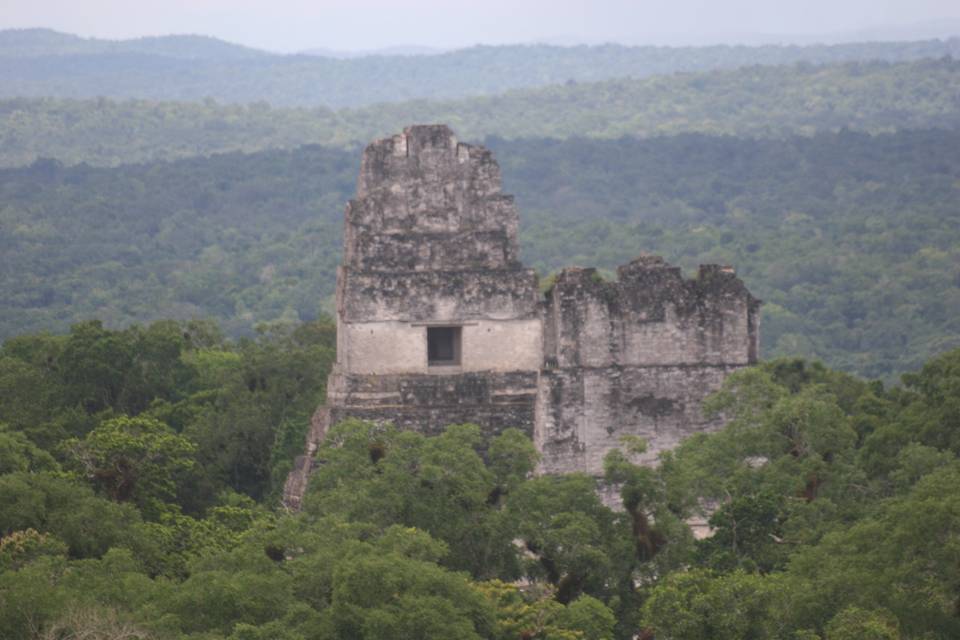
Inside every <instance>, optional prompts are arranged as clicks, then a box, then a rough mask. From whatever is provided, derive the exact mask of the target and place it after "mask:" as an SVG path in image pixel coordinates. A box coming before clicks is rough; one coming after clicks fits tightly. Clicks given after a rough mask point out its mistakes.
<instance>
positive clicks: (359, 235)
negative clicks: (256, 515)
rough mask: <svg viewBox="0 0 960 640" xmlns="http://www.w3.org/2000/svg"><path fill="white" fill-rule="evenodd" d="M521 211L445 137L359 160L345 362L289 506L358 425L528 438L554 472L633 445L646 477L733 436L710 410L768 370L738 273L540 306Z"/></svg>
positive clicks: (410, 141)
mask: <svg viewBox="0 0 960 640" xmlns="http://www.w3.org/2000/svg"><path fill="white" fill-rule="evenodd" d="M517 226H518V217H517V211H516V207H515V206H514V203H513V197H512V196H509V195H505V194H503V193H501V190H500V168H499V167H498V166H497V163H496V161H495V160H494V159H493V155H492V154H491V153H490V151H488V150H486V149H484V148H483V147H479V146H473V145H468V144H464V143H462V142H458V141H457V139H456V137H455V136H454V134H453V132H452V131H451V130H450V129H449V128H448V127H446V126H444V125H429V126H413V127H409V128H407V129H405V130H404V132H403V133H402V134H400V135H395V136H393V137H392V138H386V139H383V140H378V141H376V142H374V143H372V144H371V145H369V146H368V147H367V149H366V150H365V151H364V154H363V160H362V164H361V168H360V177H359V180H358V184H357V197H356V198H355V199H353V200H351V201H350V202H349V203H348V204H347V208H346V221H345V233H344V251H343V264H342V265H341V266H340V268H339V270H338V272H337V362H336V364H335V366H334V369H333V371H332V373H331V374H330V378H329V381H328V383H327V403H326V404H325V405H324V406H322V407H320V408H319V409H318V410H317V412H316V414H315V415H314V417H313V424H312V428H311V430H310V433H309V435H308V437H307V443H306V451H305V453H304V455H303V456H300V457H299V458H298V459H297V461H296V465H295V468H294V470H293V471H292V472H291V474H290V477H289V478H288V480H287V485H286V487H285V490H284V501H285V502H286V504H287V505H288V506H289V507H291V508H299V505H300V500H301V498H302V496H303V493H304V490H305V488H306V483H307V480H308V476H309V472H310V467H311V464H312V460H313V454H314V452H315V451H316V449H317V446H318V445H319V443H320V442H321V441H322V440H323V437H324V434H325V433H326V430H327V428H328V427H329V426H330V425H333V424H336V423H337V422H340V421H341V420H344V419H346V418H359V419H363V420H369V421H373V422H390V423H393V424H395V425H397V426H399V427H404V428H410V429H417V430H420V431H424V432H428V433H429V432H437V431H440V430H442V429H443V428H444V427H445V426H446V425H448V424H457V423H464V422H472V423H475V424H478V425H480V426H481V427H482V428H483V429H484V430H486V431H487V432H488V433H491V434H493V433H497V432H499V431H501V430H503V429H505V428H508V427H517V428H520V429H522V430H524V431H525V432H526V433H527V434H528V435H530V436H531V437H532V438H533V440H534V442H535V444H536V446H537V448H538V449H539V451H540V452H541V454H542V459H541V471H543V472H545V473H563V472H571V471H584V472H587V473H591V474H597V475H599V474H601V473H602V460H603V456H604V455H605V454H606V453H607V451H609V450H610V449H611V448H613V447H615V446H618V445H619V443H620V439H621V437H622V436H624V435H628V434H629V435H637V436H641V437H643V438H644V439H646V441H647V443H648V450H647V453H646V454H645V461H646V462H652V461H653V460H655V459H656V456H657V454H658V453H659V452H660V451H663V450H665V449H669V448H671V447H673V446H675V445H676V444H677V443H678V442H680V440H681V439H683V438H684V437H686V436H687V435H690V434H691V433H695V432H697V431H704V430H711V429H715V428H717V427H719V426H720V425H719V424H718V423H717V422H716V421H710V420H707V419H706V418H705V417H704V416H703V415H702V413H701V410H700V405H701V402H702V401H703V399H704V397H705V396H706V395H707V394H709V393H711V392H713V391H715V390H716V389H717V388H718V387H719V386H720V384H721V382H722V381H723V379H724V377H725V376H726V375H728V374H729V373H730V372H731V371H733V370H735V369H737V368H739V367H743V366H746V365H749V364H752V363H754V362H756V360H757V352H758V341H759V331H758V321H759V315H758V310H759V306H760V301H759V300H757V299H756V298H754V297H753V296H752V295H750V292H749V291H747V289H746V287H745V286H744V284H743V282H742V281H741V280H740V279H739V278H737V277H736V275H735V274H734V272H733V270H732V269H730V268H729V267H720V266H717V265H708V266H702V267H701V268H700V272H699V274H698V275H697V277H696V278H694V279H692V280H690V279H684V277H683V275H682V274H681V271H680V269H679V268H677V267H672V266H670V265H668V264H667V263H665V262H664V261H663V259H662V258H659V257H652V256H642V257H639V258H637V259H635V260H634V261H632V262H630V263H629V264H627V265H624V266H622V267H620V268H619V269H618V277H617V280H616V281H615V282H605V281H603V279H602V278H599V277H598V275H597V273H596V271H595V270H594V269H583V268H576V267H575V268H569V269H565V270H563V271H562V272H560V274H559V275H558V276H557V278H556V280H555V282H554V284H553V286H552V287H551V288H550V289H549V290H548V291H547V292H546V294H542V293H541V292H540V289H539V283H538V279H537V275H536V273H535V272H534V271H533V270H532V269H527V268H524V266H523V264H522V263H521V262H520V259H519V250H518V246H517Z"/></svg>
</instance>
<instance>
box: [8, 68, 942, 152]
mask: <svg viewBox="0 0 960 640" xmlns="http://www.w3.org/2000/svg"><path fill="white" fill-rule="evenodd" d="M958 92H960V62H957V61H953V60H950V59H943V60H923V61H918V62H906V63H899V64H888V63H882V62H870V63H851V64H843V65H833V66H813V65H796V66H789V67H763V66H753V67H746V68H742V69H737V70H733V71H724V72H713V73H699V74H694V73H688V74H678V75H674V76H657V77H652V78H645V79H618V80H610V81H605V82H595V83H570V84H564V85H559V86H551V87H547V88H542V89H528V90H517V91H510V92H507V93H506V94H503V95H498V96H490V97H479V98H472V99H469V100H460V101H449V102H442V101H440V102H438V101H423V100H421V101H413V102H406V103H395V104H381V105H376V106H372V107H368V108H365V109H355V110H341V111H331V110H329V109H326V108H316V109H272V108H270V106H269V105H268V104H267V103H266V102H260V103H254V104H249V105H243V106H230V105H219V104H217V103H215V102H213V101H207V102H203V103H166V102H161V103H157V102H150V101H121V102H114V101H110V100H106V99H99V100H90V101H73V100H59V99H51V98H43V99H26V98H16V99H10V100H3V101H0V166H17V165H23V164H29V163H30V162H32V161H33V160H35V159H36V158H38V157H50V158H57V159H59V160H61V161H62V162H65V163H68V164H74V163H78V162H88V163H91V164H97V165H114V164H122V163H128V162H143V161H150V160H162V159H172V158H177V157H185V156H194V155H202V154H209V153H217V152H225V151H255V150H260V149H266V148H276V147H286V148H289V147H294V146H297V145H300V144H307V143H316V144H324V145H333V146H352V145H355V144H366V143H367V142H368V141H370V140H372V139H374V138H377V137H381V136H384V135H390V134H392V133H394V132H395V131H399V130H401V129H402V128H403V127H405V126H407V125H409V124H410V123H415V122H419V123H424V122H444V123H447V124H449V125H450V126H452V127H453V128H454V130H455V131H456V132H457V133H458V135H460V136H461V137H462V138H463V139H480V138H483V137H485V136H488V135H497V136H501V137H508V138H519V137H551V138H570V137H602V138H617V137H621V136H627V135H628V136H640V137H649V136H655V135H668V134H675V133H684V132H700V133H710V134H715V135H716V134H730V135H738V136H750V137H785V136H789V135H794V134H802V135H811V134H813V133H815V132H817V131H838V130H841V129H850V130H856V131H867V132H873V133H876V132H888V131H895V130H898V129H917V128H945V129H957V128H960V110H958V108H957V95H958Z"/></svg>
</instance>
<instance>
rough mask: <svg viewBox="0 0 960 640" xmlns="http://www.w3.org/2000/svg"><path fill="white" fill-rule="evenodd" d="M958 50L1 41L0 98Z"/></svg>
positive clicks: (63, 37) (488, 85)
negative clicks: (294, 47) (299, 47)
mask: <svg viewBox="0 0 960 640" xmlns="http://www.w3.org/2000/svg"><path fill="white" fill-rule="evenodd" d="M958 54H960V39H957V38H953V39H950V40H946V41H940V40H927V41H918V42H894V43H889V42H886V43H880V42H875V43H854V44H839V45H830V46H824V45H811V46H802V47H801V46H773V45H768V46H762V47H747V46H713V47H649V46H648V47H626V46H621V45H613V44H609V45H603V46H590V47H588V46H579V47H553V46H546V45H527V46H523V45H517V46H497V47H491V46H478V47H472V48H469V49H461V50H457V51H452V52H449V53H444V54H439V55H434V56H369V57H362V58H356V59H347V60H341V59H334V58H323V57H317V56H307V55H300V56H292V55H288V56H281V55H274V54H268V53H266V52H261V51H256V50H253V49H248V48H246V47H240V46H237V45H232V44H229V43H226V42H222V41H219V40H215V39H213V38H202V37H197V36H167V37H162V38H141V39H137V40H127V41H109V40H95V39H82V38H77V37H76V36H70V35H68V34H63V33H57V32H54V31H48V30H41V29H34V30H23V31H0V97H4V98H7V97H16V96H20V97H38V96H57V97H64V98H95V97H99V96H106V97H112V98H145V99H151V100H166V101H170V100H202V99H204V98H208V97H209V98H215V99H216V100H219V101H222V102H232V103H246V102H256V101H268V102H270V103H271V104H273V105H275V106H311V107H312V106H326V107H330V108H340V107H360V106H365V105H371V104H374V103H380V102H396V101H403V100H415V99H433V100H436V99H450V98H461V97H466V96H477V95H488V94H494V93H501V92H503V91H507V90H510V89H519V88H525V87H541V86H546V85H551V84H562V83H565V82H573V81H575V82H592V81H598V80H607V79H610V78H642V77H647V76H652V75H663V74H671V73H674V72H678V71H685V72H690V71H712V70H719V69H734V68H737V67H743V66H749V65H785V64H793V63H797V62H806V63H811V64H834V63H843V62H852V61H867V60H884V61H889V62H902V61H910V60H919V59H921V58H942V57H945V56H953V57H957V56H958Z"/></svg>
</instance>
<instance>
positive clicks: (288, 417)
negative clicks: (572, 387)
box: [0, 321, 960, 640]
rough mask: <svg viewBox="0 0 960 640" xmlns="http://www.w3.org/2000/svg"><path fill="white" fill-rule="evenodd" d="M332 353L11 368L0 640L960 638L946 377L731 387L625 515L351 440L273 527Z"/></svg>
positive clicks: (944, 367)
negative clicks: (701, 518) (711, 423)
mask: <svg viewBox="0 0 960 640" xmlns="http://www.w3.org/2000/svg"><path fill="white" fill-rule="evenodd" d="M332 348H333V328H332V326H331V325H330V324H329V323H328V322H326V321H320V322H316V323H312V324H308V325H302V326H298V327H295V328H293V329H292V330H283V329H281V328H274V329H273V330H267V329H265V330H264V331H263V332H262V334H261V335H260V336H259V337H258V338H257V339H255V340H244V341H240V342H232V341H228V340H225V339H224V338H223V337H222V335H221V334H220V333H219V332H218V330H217V328H216V327H215V326H214V325H211V324H197V323H193V324H189V323H188V324H182V323H175V322H172V321H161V322H157V323H155V324H152V325H150V326H147V327H132V328H129V329H125V330H120V331H111V330H107V329H104V328H102V327H101V326H100V325H99V324H98V323H85V324H81V325H77V326H75V327H74V328H73V329H72V331H71V332H70V333H69V334H67V335H64V336H49V335H43V334H30V335H22V336H18V337H16V338H12V339H9V340H7V341H6V342H5V343H4V344H3V347H2V349H0V397H2V398H3V400H4V401H3V402H2V403H0V425H2V426H0V523H2V525H0V526H2V531H0V533H2V535H3V537H2V542H0V602H3V606H0V628H3V629H4V634H5V636H4V637H5V638H10V639H11V640H21V639H23V640H32V639H34V638H48V637H49V638H54V637H71V634H73V635H74V636H76V637H120V635H118V634H126V635H123V636H122V637H134V638H148V639H154V638H156V639H166V638H171V639H172V638H192V639H197V640H199V639H200V638H203V639H205V640H215V639H218V638H224V639H231V640H246V639H249V638H255V639H260V638H262V639H264V640H266V639H267V638H283V639H286V640H301V639H302V640H305V639H307V638H319V639H322V638H338V637H339V638H343V637H355V638H369V639H371V640H373V639H375V638H377V639H378V638H384V637H419V638H438V639H439V638H451V637H457V638H491V639H503V640H507V639H508V638H516V637H526V638H569V639H571V640H572V639H575V638H584V639H597V640H600V639H605V638H611V639H612V638H630V637H635V636H636V635H638V634H647V635H648V636H649V635H650V634H655V636H656V637H657V638H676V639H690V640H695V639H701V638H702V639H707V638H711V639H716V638H721V639H726V638H729V639H730V640H733V639H739V638H745V637H756V638H811V639H812V638H828V639H831V640H832V639H835V638H862V637H876V638H904V639H913V638H917V639H919V638H951V637H955V636H956V635H957V634H958V633H960V622H958V618H957V616H956V608H957V603H958V596H957V583H956V571H955V566H956V563H957V561H958V558H957V549H956V548H955V547H956V540H955V539H954V537H955V535H954V533H953V532H954V531H955V530H956V529H957V528H958V527H960V520H958V518H960V504H958V497H957V493H956V491H955V487H956V486H957V483H958V482H960V464H958V462H957V455H958V453H960V440H958V438H957V433H960V413H958V406H960V350H955V351H952V352H949V353H946V354H944V355H942V356H940V357H938V358H935V359H933V360H931V361H930V362H928V363H927V364H926V365H925V366H924V367H923V368H922V369H921V370H920V371H917V372H916V373H911V374H909V375H907V376H904V379H903V385H902V386H897V387H885V386H883V385H881V384H879V383H872V382H867V381H864V380H861V379H859V378H856V377H853V376H850V375H848V374H844V373H840V372H837V371H832V370H830V369H827V368H825V367H823V366H822V365H819V364H811V363H809V362H804V361H802V360H796V359H782V360H774V361H770V362H767V363H765V364H762V365H760V366H757V367H753V368H750V369H744V370H741V371H739V372H738V373H736V374H734V375H733V376H731V377H730V378H729V379H728V381H727V383H726V384H725V386H724V388H723V389H722V390H721V391H720V392H719V393H717V394H716V395H715V396H714V397H713V398H712V399H711V400H710V401H709V403H708V410H710V411H721V412H723V413H724V414H725V415H726V416H728V417H729V419H730V422H729V424H728V425H727V427H726V428H725V429H723V430H722V431H720V432H718V433H716V434H712V435H707V434H701V435H698V436H695V437H693V438H691V439H689V440H687V441H686V442H684V443H683V444H682V445H681V446H680V447H679V448H678V449H677V450H675V451H674V452H672V453H670V454H667V455H666V456H665V457H664V459H663V463H662V465H661V466H660V468H659V469H656V470H655V469H651V468H646V467H638V466H636V465H634V464H632V463H631V462H630V455H631V453H632V452H634V451H639V450H642V446H643V445H642V442H636V441H629V442H624V446H623V449H622V451H614V452H612V453H611V454H610V455H608V457H607V460H606V467H605V468H606V480H607V481H608V482H613V483H615V484H616V485H617V486H619V487H620V493H621V496H622V498H623V500H624V505H625V509H624V510H623V511H612V510H610V509H608V508H607V507H605V506H604V505H603V504H602V503H601V502H600V500H599V498H598V496H597V494H596V492H595V480H594V479H592V478H589V477H587V476H583V475H578V474H572V475H566V476H553V477H532V476H531V475H530V471H531V470H532V469H533V467H534V465H535V462H536V452H535V450H534V448H533V445H532V443H531V442H530V441H529V440H528V439H527V438H526V437H525V436H524V435H523V434H521V433H520V432H518V431H515V430H508V431H506V432H504V433H503V434H502V435H500V436H497V437H496V438H494V439H493V440H492V441H488V442H483V441H482V439H481V437H480V432H479V430H478V429H477V428H476V427H474V426H471V425H459V426H452V427H450V428H449V429H448V430H447V431H446V432H445V433H443V434H441V435H438V436H432V437H430V436H424V435H421V434H417V433H412V432H399V431H397V430H395V429H393V428H391V427H389V426H386V427H382V426H381V427H376V426H373V425H370V424H366V423H362V422H348V423H344V424H341V425H339V426H337V427H335V428H334V429H333V430H332V431H331V432H330V433H329V434H328V436H327V438H326V440H325V442H324V444H323V446H322V447H321V449H320V451H319V452H318V453H317V458H318V461H319V462H320V467H319V470H318V471H317V473H316V475H315V477H314V482H313V483H312V484H311V490H310V493H309V494H308V496H307V498H306V508H305V511H304V513H302V514H299V515H292V514H288V513H285V512H283V511H282V510H281V509H279V508H278V502H277V490H278V487H279V483H281V482H282V479H283V476H284V474H285V472H286V470H287V469H288V468H289V461H290V459H291V456H292V455H293V452H294V451H295V450H296V449H297V448H298V447H299V445H300V442H301V440H302V437H303V434H304V430H305V428H306V426H307V422H308V419H309V413H310V411H311V410H312V408H313V406H314V405H315V403H316V402H317V401H318V399H319V397H320V396H321V395H322V391H323V380H324V377H325V374H326V373H327V371H328V370H329V366H330V362H331V357H332ZM481 451H482V452H484V454H483V456H481V453H480V452H481ZM705 506H711V507H712V514H708V515H709V518H710V524H711V526H712V528H713V535H712V536H711V537H708V538H705V539H702V540H694V538H693V537H692V535H691V532H690V530H689V529H688V528H687V526H686V524H684V521H685V520H688V519H689V518H691V517H692V516H696V515H698V514H700V513H701V512H702V509H703V508H704V507H705ZM518 579H519V580H520V582H517V580H518ZM869 634H873V635H869Z"/></svg>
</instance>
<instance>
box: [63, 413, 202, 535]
mask: <svg viewBox="0 0 960 640" xmlns="http://www.w3.org/2000/svg"><path fill="white" fill-rule="evenodd" d="M64 446H65V447H67V448H68V449H69V450H70V453H71V455H72V457H73V458H74V460H75V461H76V463H77V464H78V466H79V468H80V470H81V472H82V473H83V474H84V476H85V477H86V478H87V479H88V480H90V481H91V482H92V483H93V485H94V486H95V487H97V488H98V489H99V490H100V491H102V492H103V493H104V494H106V495H107V496H108V497H109V498H110V499H111V500H115V501H116V502H127V501H131V502H134V503H136V505H137V506H138V507H139V508H140V511H141V512H142V513H144V514H145V515H146V516H148V517H150V518H157V517H159V515H160V514H162V513H164V512H165V511H167V510H168V509H169V507H168V504H169V503H171V502H173V501H174V499H175V498H176V495H177V488H178V485H179V484H180V483H181V482H182V481H183V480H182V479H183V476H184V474H185V473H186V472H188V471H190V470H191V469H192V468H193V466H194V460H193V454H194V453H195V451H196V446H195V445H194V444H193V443H192V442H190V441H189V440H188V439H187V438H185V437H183V436H181V435H178V434H176V433H174V432H173V430H172V429H170V427H168V426H167V425H165V424H163V423H162V422H160V421H158V420H154V419H152V418H145V417H137V418H129V417H126V416H124V417H120V418H114V419H112V420H107V421H105V422H103V423H102V424H100V425H99V426H98V427H97V428H96V429H94V430H93V431H91V432H90V433H88V434H87V436H86V438H84V439H83V440H71V441H67V442H66V443H65V445H64Z"/></svg>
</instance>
